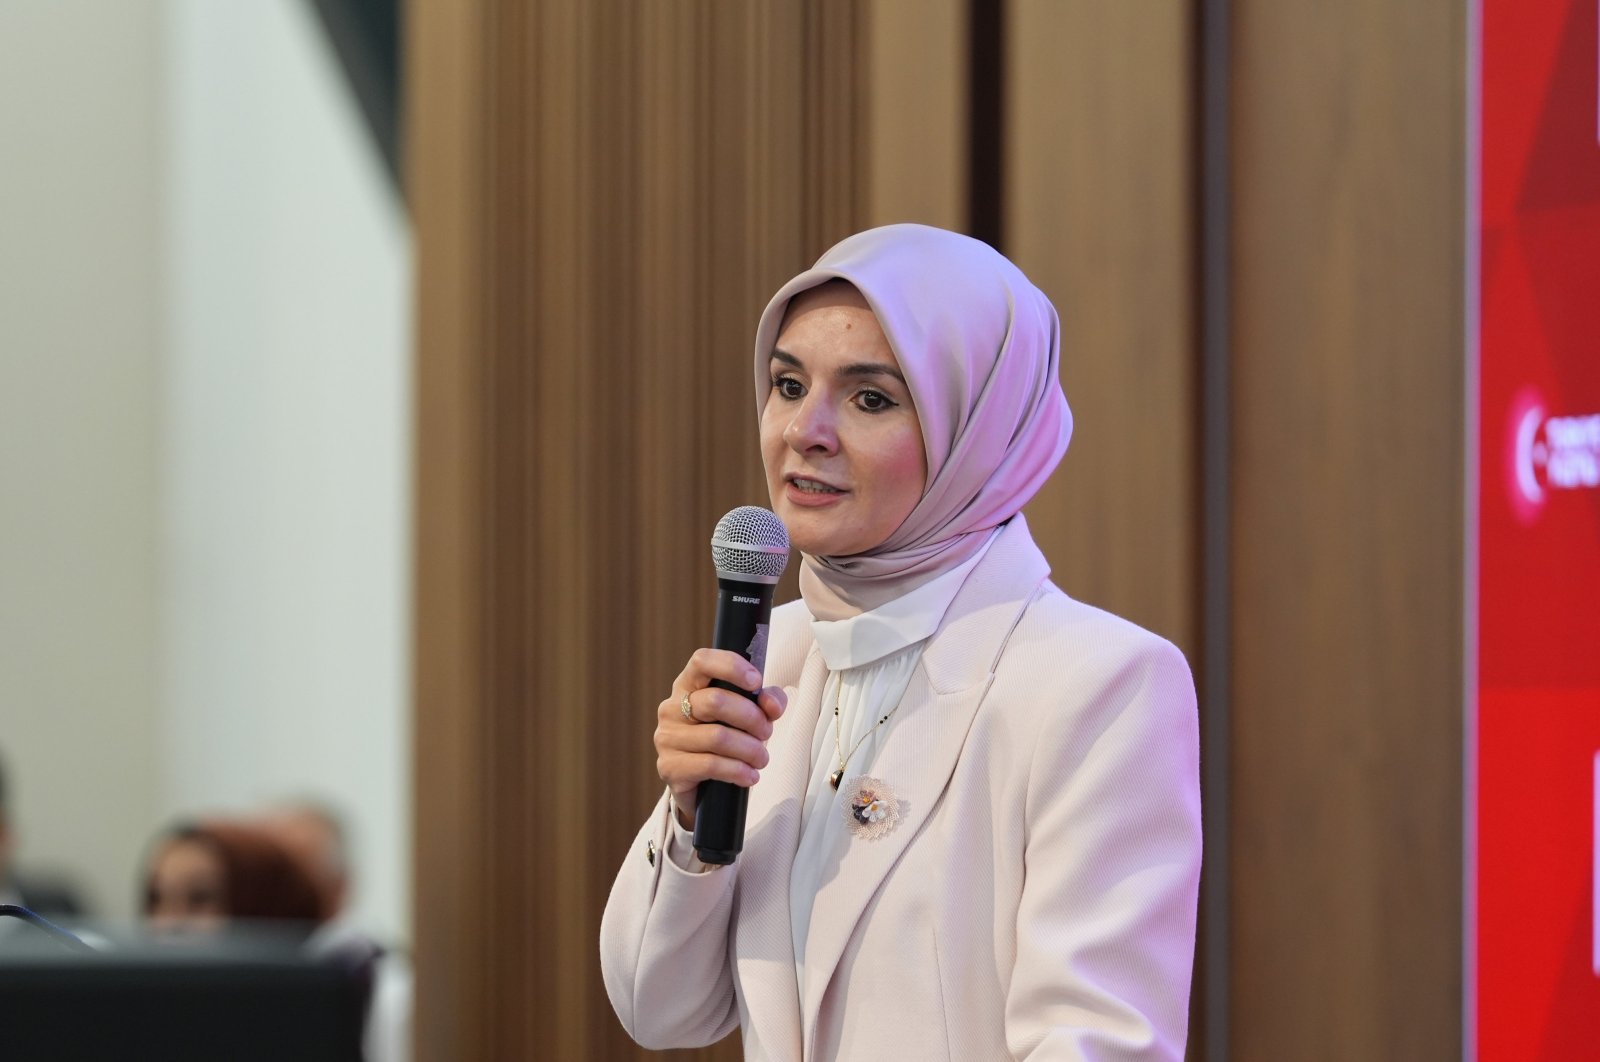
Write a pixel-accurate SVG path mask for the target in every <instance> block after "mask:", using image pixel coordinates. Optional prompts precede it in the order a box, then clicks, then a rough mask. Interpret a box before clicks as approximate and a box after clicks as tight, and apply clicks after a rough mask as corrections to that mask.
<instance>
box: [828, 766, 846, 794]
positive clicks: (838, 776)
mask: <svg viewBox="0 0 1600 1062" xmlns="http://www.w3.org/2000/svg"><path fill="white" fill-rule="evenodd" d="M843 778H844V768H843V767H840V768H839V769H838V770H837V771H834V772H833V773H832V774H830V775H828V784H829V785H831V786H833V787H834V788H835V789H838V788H839V782H840V781H841V780H842V779H843Z"/></svg>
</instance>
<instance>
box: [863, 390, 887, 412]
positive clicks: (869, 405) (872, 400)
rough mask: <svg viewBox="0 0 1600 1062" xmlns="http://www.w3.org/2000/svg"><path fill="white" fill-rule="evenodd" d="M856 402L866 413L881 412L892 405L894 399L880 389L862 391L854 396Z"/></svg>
mask: <svg viewBox="0 0 1600 1062" xmlns="http://www.w3.org/2000/svg"><path fill="white" fill-rule="evenodd" d="M856 402H857V404H859V405H860V406H861V408H862V409H864V410H866V411H867V412H868V413H881V412H883V411H884V410H886V409H890V408H892V407H893V406H894V404H895V402H894V399H892V398H890V397H889V396H888V395H886V394H884V393H883V392H882V391H862V392H861V393H860V394H859V395H857V396H856Z"/></svg>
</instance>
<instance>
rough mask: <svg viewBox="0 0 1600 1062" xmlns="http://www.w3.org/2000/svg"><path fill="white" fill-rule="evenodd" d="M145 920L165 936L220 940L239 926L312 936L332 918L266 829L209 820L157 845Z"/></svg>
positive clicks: (183, 827)
mask: <svg viewBox="0 0 1600 1062" xmlns="http://www.w3.org/2000/svg"><path fill="white" fill-rule="evenodd" d="M146 867H147V869H146V871H145V882H144V902H143V905H142V907H143V912H144V918H145V922H146V924H147V925H148V926H149V927H150V928H151V929H153V930H156V931H158V932H180V933H181V932H214V931H217V930H220V929H224V928H226V927H228V926H229V925H232V924H233V923H235V922H239V921H249V922H268V923H277V924H279V925H281V926H283V927H295V928H298V929H303V930H304V931H305V932H306V933H309V932H310V931H311V930H312V929H314V928H315V927H316V926H317V925H319V924H320V923H322V922H324V921H326V920H327V918H328V917H329V915H330V914H331V913H332V912H331V911H329V910H328V905H327V900H326V899H325V898H324V896H323V894H322V893H321V892H320V891H319V890H318V888H317V886H316V882H315V880H314V879H313V877H312V875H311V872H310V871H309V870H308V869H307V868H306V867H303V866H302V865H301V864H300V863H299V862H297V861H296V860H295V858H294V857H293V856H292V855H291V854H290V853H289V852H288V850H287V849H285V848H284V847H283V846H282V845H281V844H280V843H279V842H278V841H277V840H276V839H275V838H274V837H273V836H272V835H271V833H270V832H268V831H267V830H266V829H264V828H261V827H258V826H252V825H247V824H245V823H237V822H222V821H216V820H210V821H206V822H199V823H184V824H180V825H178V826H176V827H173V828H172V829H171V830H168V831H167V832H166V833H164V834H162V835H161V836H160V837H159V838H157V840H156V842H155V843H154V844H153V845H152V847H151V851H150V857H149V859H148V860H147V861H146Z"/></svg>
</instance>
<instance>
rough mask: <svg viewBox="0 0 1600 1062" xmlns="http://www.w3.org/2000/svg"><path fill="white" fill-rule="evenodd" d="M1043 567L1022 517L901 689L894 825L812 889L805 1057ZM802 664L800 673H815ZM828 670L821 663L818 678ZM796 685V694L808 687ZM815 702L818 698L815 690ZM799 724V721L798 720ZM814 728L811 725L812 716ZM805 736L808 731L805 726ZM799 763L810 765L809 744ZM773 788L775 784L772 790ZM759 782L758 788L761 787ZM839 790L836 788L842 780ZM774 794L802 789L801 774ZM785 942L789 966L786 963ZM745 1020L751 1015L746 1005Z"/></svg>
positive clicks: (894, 744) (887, 764)
mask: <svg viewBox="0 0 1600 1062" xmlns="http://www.w3.org/2000/svg"><path fill="white" fill-rule="evenodd" d="M1049 574H1050V568H1049V565H1048V563H1046V561H1045V559H1044V556H1043V554H1041V553H1040V552H1039V550H1038V547H1036V546H1035V545H1034V544H1033V539H1032V537H1030V536H1029V534H1028V525H1027V522H1026V521H1025V520H1023V518H1022V516H1021V515H1020V514H1019V515H1017V516H1015V517H1013V518H1012V520H1011V523H1010V524H1008V525H1007V527H1006V528H1005V530H1004V531H1003V532H1002V533H1001V535H1000V537H999V538H998V539H996V540H995V543H994V545H993V546H991V547H990V549H989V552H988V554H987V555H985V557H984V558H983V560H982V561H980V562H979V563H978V566H977V567H976V568H974V569H973V571H972V574H971V575H969V576H968V577H967V581H966V582H965V583H964V584H963V585H962V588H961V590H960V592H959V593H958V594H957V595H956V598H955V600H954V601H952V602H951V605H950V608H949V610H948V611H947V612H946V613H945V618H944V621H943V623H942V624H941V625H940V627H939V630H938V631H937V632H936V633H935V634H934V636H933V638H932V639H931V640H930V641H929V642H928V645H927V648H926V649H925V650H924V651H923V654H922V658H921V660H920V662H919V663H918V666H917V668H916V670H915V671H914V672H913V673H912V677H911V682H910V684H909V685H908V686H907V687H906V692H905V695H904V698H903V700H902V701H901V705H902V715H901V718H900V720H899V721H898V723H897V724H896V726H895V728H894V730H893V733H892V734H891V736H890V737H889V738H888V740H886V741H885V742H884V744H883V748H882V751H881V752H880V753H879V755H878V758H877V760H876V761H875V763H874V765H873V768H872V773H873V775H874V776H876V777H878V778H881V779H882V780H883V781H885V782H887V783H888V784H889V785H890V786H891V787H892V788H893V789H894V791H895V795H896V797H897V799H898V801H899V804H900V812H899V815H900V818H899V822H898V823H897V825H896V826H895V828H894V829H893V830H891V831H890V832H889V833H888V834H886V835H884V836H882V837H879V838H877V839H876V840H871V841H865V840H854V841H852V842H851V847H850V850H849V854H848V856H847V857H846V858H845V859H844V860H843V862H841V863H840V865H839V871H838V873H837V874H836V875H834V876H833V877H832V878H830V879H829V880H827V881H825V882H824V883H823V885H822V888H821V889H820V890H819V891H818V893H817V898H816V905H815V907H814V909H813V912H812V916H811V930H810V935H809V937H808V939H807V943H806V970H805V977H806V993H805V995H806V1001H807V1005H806V1012H805V1013H804V1014H803V1015H801V1027H802V1029H803V1030H804V1038H805V1057H807V1058H810V1057H812V1056H813V1054H814V1048H815V1039H816V1026H817V1014H818V1010H819V1008H820V1006H821V1003H822V998H823V996H824V995H825V994H826V992H827V988H828V984H829V982H830V981H831V980H832V979H833V975H834V972H835V971H836V970H837V968H838V965H839V961H840V959H841V958H842V956H843V954H844V951H845V948H846V947H847V946H848V944H849V941H850V938H851V936H852V935H853V934H854V932H855V930H856V926H857V924H858V923H859V922H860V919H861V915H862V913H863V912H864V911H865V910H866V908H867V905H868V904H869V903H870V902H871V901H872V897H873V896H874V895H875V894H876V892H877V890H878V888H879V886H880V885H881V884H882V883H883V880H884V878H885V877H887V876H888V874H889V872H890V871H891V870H892V869H893V868H894V865H895V863H896V862H898V861H899V859H900V856H901V855H902V854H903V853H904V852H905V850H906V847H907V846H908V845H909V844H910V843H911V840H912V839H913V838H914V837H915V836H916V835H917V834H918V833H919V832H920V831H921V830H922V829H923V827H924V826H926V824H927V822H928V820H929V817H930V816H931V814H932V812H933V810H934V808H935V807H937V805H938V802H939V800H940V798H941V796H942V795H943V793H944V790H945V788H946V786H947V785H948V783H949V781H950V776H951V774H952V773H953V772H954V770H955V766H956V761H957V760H958V759H959V758H960V754H961V749H962V746H963V745H964V744H965V743H966V739H967V733H968V731H969V730H970V729H971V726H972V721H973V718H974V717H975V716H976V715H977V711H978V707H979V705H980V704H981V703H982V702H983V695H984V693H985V692H987V691H988V688H989V685H990V683H991V682H992V680H993V677H994V676H993V668H994V664H995V661H996V660H997V659H998V658H999V656H1000V652H1001V650H1002V649H1003V648H1004V646H1005V643H1006V640H1007V639H1008V638H1009V637H1010V636H1011V632H1012V631H1013V630H1014V629H1015V628H1016V625H1017V623H1018V621H1019V620H1020V619H1021V617H1022V613H1023V611H1024V609H1026V607H1027V605H1028V602H1029V601H1031V600H1032V599H1033V596H1034V594H1035V593H1036V592H1037V590H1038V588H1039V585H1040V583H1042V582H1043V581H1044V580H1045V578H1046V577H1047V576H1048V575H1049ZM811 663H812V662H811V661H808V666H807V668H806V673H805V675H806V677H810V676H811V674H812V670H813V669H812V667H811V666H810V665H811ZM822 677H824V678H825V677H826V676H825V669H823V675H822ZM810 692H811V691H809V690H804V691H802V696H804V695H805V694H806V693H810ZM814 697H815V700H816V701H818V702H820V700H821V687H820V685H819V686H818V687H817V688H816V690H815V693H814ZM795 722H798V720H795ZM812 725H813V726H814V725H815V715H814V714H813V718H812ZM806 732H807V734H809V733H810V732H811V731H810V730H809V729H807V731H806ZM806 753H807V754H804V755H803V758H804V759H805V761H806V762H805V768H806V769H807V770H809V767H810V763H809V755H808V753H809V748H808V749H807V750H806ZM774 788H777V787H774ZM759 789H760V787H759V786H758V787H757V790H759ZM841 789H842V787H841ZM779 791H780V792H794V793H803V792H804V791H805V777H804V776H802V777H801V778H800V779H799V781H798V784H796V785H794V786H793V787H792V788H786V789H783V790H779ZM795 803H796V807H795V808H794V812H793V818H794V825H793V826H792V827H791V828H790V830H789V831H788V834H787V836H786V843H785V846H784V850H785V852H786V855H785V857H784V858H783V859H782V860H774V862H775V863H776V862H781V863H782V866H783V870H782V875H783V876H782V880H781V881H780V882H775V883H770V886H771V887H774V888H775V891H776V892H778V893H779V894H780V896H781V901H780V902H781V905H782V908H783V912H782V913H783V918H784V923H783V925H784V928H785V930H787V927H788V913H789V912H788V894H789V893H788V875H789V871H790V868H791V867H792V865H793V859H794V847H795V845H796V844H797V843H798V823H799V809H798V801H795ZM792 951H793V948H792V945H791V948H790V952H791V954H790V963H791V966H792V963H793V954H792ZM751 1018H752V1021H754V1019H755V1018H756V1014H755V1009H754V1006H753V1004H752V1007H751Z"/></svg>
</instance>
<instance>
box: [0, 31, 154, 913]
mask: <svg viewBox="0 0 1600 1062" xmlns="http://www.w3.org/2000/svg"><path fill="white" fill-rule="evenodd" d="M158 13H159V4H158V3H156V2H155V0H127V2H118V3H115V4H107V3H104V2H101V0H7V2H5V3H0V754H3V755H4V756H5V759H6V761H7V764H8V766H9V768H10V770H9V773H10V776H11V778H10V781H11V788H12V790H13V793H12V797H13V804H14V808H13V819H14V826H15V827H16V830H17V833H18V835H19V837H18V840H19V845H20V852H21V855H22V856H23V857H25V860H26V862H27V863H28V864H29V865H31V866H33V867H35V868H58V869H65V870H71V871H74V872H76V874H77V876H78V877H79V878H80V879H81V880H82V881H83V882H84V883H85V884H86V885H87V886H88V888H89V893H90V896H89V898H90V899H91V900H92V901H93V902H94V903H95V904H96V905H97V906H98V907H100V909H102V910H105V911H108V912H111V913H113V914H117V915H122V916H126V915H127V914H128V913H129V912H130V911H131V909H132V906H133V896H134V881H135V875H134V871H133V868H134V866H135V864H136V862H137V860H138V854H139V850H140V847H141V845H142V844H143V842H144V839H145V838H146V836H147V835H148V831H149V829H150V826H151V824H152V822H153V821H154V816H155V814H156V805H157V792H158V789H159V781H158V778H157V770H156V741H155V738H154V734H155V733H156V721H155V720H156V716H155V712H156V682H157V679H156V670H157V665H156V658H157V653H156V644H157V630H158V627H159V622H158V595H157V587H158V580H159V576H158V565H157V556H158V550H157V534H158V532H157V528H158V523H159V514H160V498H159V494H158V483H159V479H160V477H159V471H158V467H157V464H158V459H157V441H158V437H159V430H160V426H159V419H160V401H161V399H160V387H159V380H158V367H159V364H160V337H161V306H162V289H161V283H162V279H161V269H160V265H159V255H158V249H159V246H160V241H161V215H160V211H159V206H160V185H159V181H160V174H161V170H162V152H163V143H164V137H163V131H162V123H161V121H160V79H159V68H160V62H161V49H162V48H163V46H164V45H163V42H162V40H161V34H160V21H159V19H158V17H157V16H158Z"/></svg>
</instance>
